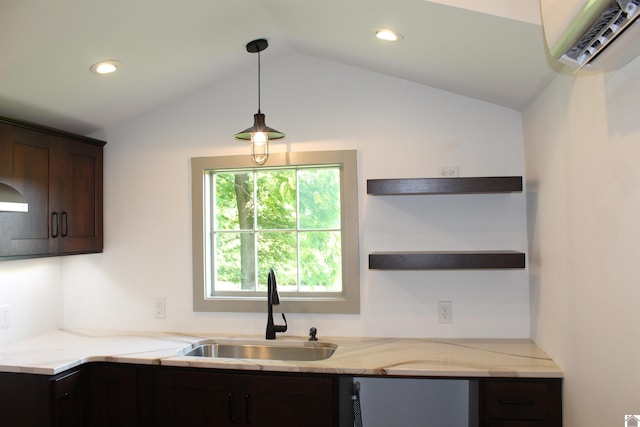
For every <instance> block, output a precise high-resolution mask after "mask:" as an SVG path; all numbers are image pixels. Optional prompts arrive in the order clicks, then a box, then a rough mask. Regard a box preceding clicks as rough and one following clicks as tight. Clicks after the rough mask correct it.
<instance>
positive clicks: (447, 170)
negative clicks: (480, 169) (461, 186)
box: [438, 166, 460, 178]
mask: <svg viewBox="0 0 640 427" xmlns="http://www.w3.org/2000/svg"><path fill="white" fill-rule="evenodd" d="M459 173H460V167H458V166H439V167H438V176H439V177H443V178H453V177H456V176H458V175H459Z"/></svg>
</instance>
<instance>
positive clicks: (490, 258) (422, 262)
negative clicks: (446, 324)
mask: <svg viewBox="0 0 640 427" xmlns="http://www.w3.org/2000/svg"><path fill="white" fill-rule="evenodd" d="M524 266H525V255H524V253H522V252H516V251H468V252H467V251H449V252H442V251H438V252H374V253H371V254H369V269H370V270H465V269H469V270H472V269H516V268H524Z"/></svg>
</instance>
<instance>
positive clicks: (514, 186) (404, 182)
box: [367, 176, 522, 196]
mask: <svg viewBox="0 0 640 427" xmlns="http://www.w3.org/2000/svg"><path fill="white" fill-rule="evenodd" d="M521 191H522V177H521V176H490V177H463V178H407V179H404V178H399V179H368V180H367V194H372V195H380V196H382V195H403V194H404V195H409V194H473V193H513V192H521Z"/></svg>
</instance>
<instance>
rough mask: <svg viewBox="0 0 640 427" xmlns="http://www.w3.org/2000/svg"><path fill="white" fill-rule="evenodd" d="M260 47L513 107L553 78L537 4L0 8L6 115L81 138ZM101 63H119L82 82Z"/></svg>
mask: <svg viewBox="0 0 640 427" xmlns="http://www.w3.org/2000/svg"><path fill="white" fill-rule="evenodd" d="M380 27H390V28H392V29H394V30H396V31H398V32H400V33H401V34H402V35H403V36H404V39H403V40H402V41H401V42H398V43H394V44H389V43H388V42H382V41H379V40H377V39H375V37H374V36H373V33H374V29H376V28H380ZM256 38H267V39H268V40H269V45H270V47H269V51H268V55H267V54H265V55H262V62H263V64H265V65H266V64H268V63H269V62H270V61H275V60H277V59H279V58H282V57H284V56H287V55H290V54H293V53H300V54H305V55H312V56H317V57H320V58H325V59H328V60H332V61H337V62H342V63H345V64H349V65H352V66H356V67H361V68H364V69H368V70H372V71H376V72H380V73H384V74H388V75H391V76H395V77H399V78H403V79H407V80H410V81H414V82H418V83H422V84H425V85H429V86H433V87H437V88H441V89H444V90H447V91H451V92H455V93H459V94H462V95H466V96H469V97H473V98H477V99H481V100H485V101H488V102H491V103H494V104H498V105H503V106H506V107H509V108H513V109H516V110H521V109H523V108H524V107H525V106H526V105H527V104H528V103H529V102H530V101H531V100H532V99H533V98H535V96H536V95H537V94H538V93H539V91H540V90H541V89H543V88H544V87H545V86H546V84H547V83H548V81H549V80H550V78H551V77H552V75H553V73H554V72H553V70H552V69H551V68H550V65H549V61H548V59H547V56H546V54H545V49H544V40H543V35H542V29H541V27H540V24H539V16H538V0H431V1H427V0H109V1H100V0H55V1H51V0H2V1H1V2H0V114H2V115H7V116H12V117H17V118H21V119H25V120H29V121H34V122H38V123H42V124H45V125H49V126H53V127H59V128H63V129H66V130H69V131H72V132H78V133H82V134H88V133H91V132H93V131H96V130H99V129H101V128H104V127H106V126H109V125H112V124H114V123H117V122H119V121H121V120H124V119H127V118H128V117H132V116H134V115H137V114H139V113H141V112H143V111H145V110H148V109H150V108H153V107H155V106H157V105H159V104H162V103H167V102H171V101H172V100H174V99H176V98H178V97H181V96H184V95H186V94H188V93H191V92H193V91H197V90H198V89H199V88H203V87H206V86H208V85H210V84H213V83H216V82H218V81H220V80H223V79H225V78H228V77H229V76H231V75H233V74H234V73H238V72H243V71H246V70H247V69H249V68H254V67H255V56H253V55H249V54H247V52H246V50H245V44H246V43H247V42H248V41H250V40H253V39H256ZM102 59H118V60H120V61H122V67H121V69H120V70H119V71H118V72H117V73H116V74H113V75H109V76H96V75H94V74H92V73H90V72H89V67H90V65H91V64H93V63H95V62H97V61H99V60H102Z"/></svg>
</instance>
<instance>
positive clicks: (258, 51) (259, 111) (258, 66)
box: [258, 51, 261, 114]
mask: <svg viewBox="0 0 640 427" xmlns="http://www.w3.org/2000/svg"><path fill="white" fill-rule="evenodd" d="M260 92H261V91H260V51H258V114H260Z"/></svg>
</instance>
